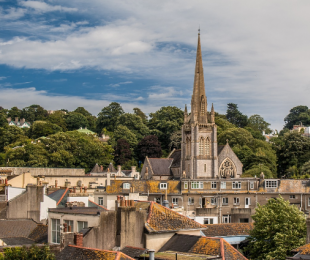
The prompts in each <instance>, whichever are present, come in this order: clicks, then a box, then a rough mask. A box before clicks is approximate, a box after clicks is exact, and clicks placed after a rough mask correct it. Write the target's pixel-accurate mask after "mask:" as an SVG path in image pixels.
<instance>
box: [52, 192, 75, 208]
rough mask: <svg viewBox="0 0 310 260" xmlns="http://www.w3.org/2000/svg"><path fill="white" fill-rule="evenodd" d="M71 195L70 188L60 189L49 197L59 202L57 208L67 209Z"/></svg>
mask: <svg viewBox="0 0 310 260" xmlns="http://www.w3.org/2000/svg"><path fill="white" fill-rule="evenodd" d="M69 193H70V191H69V189H68V188H67V189H59V190H56V191H54V192H52V193H50V194H48V195H47V196H48V197H50V198H51V199H53V200H55V201H56V202H57V203H56V205H57V207H65V206H66V202H67V197H68V196H69Z"/></svg>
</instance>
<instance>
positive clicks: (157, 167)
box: [148, 158, 173, 176]
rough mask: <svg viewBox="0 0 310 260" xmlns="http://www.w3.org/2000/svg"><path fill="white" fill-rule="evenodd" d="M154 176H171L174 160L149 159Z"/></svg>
mask: <svg viewBox="0 0 310 260" xmlns="http://www.w3.org/2000/svg"><path fill="white" fill-rule="evenodd" d="M148 161H149V165H150V168H151V171H152V175H162V176H164V175H171V172H170V165H171V163H172V161H173V159H172V158H148Z"/></svg>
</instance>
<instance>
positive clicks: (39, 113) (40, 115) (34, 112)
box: [20, 105, 48, 124]
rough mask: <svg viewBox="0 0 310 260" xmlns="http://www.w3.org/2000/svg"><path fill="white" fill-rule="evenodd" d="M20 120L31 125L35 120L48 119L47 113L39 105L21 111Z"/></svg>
mask: <svg viewBox="0 0 310 260" xmlns="http://www.w3.org/2000/svg"><path fill="white" fill-rule="evenodd" d="M20 117H21V118H25V119H26V121H27V122H30V123H31V124H32V123H33V122H34V121H37V120H45V119H46V118H47V117H48V113H47V111H46V110H45V109H44V108H43V107H41V106H40V105H31V106H29V107H25V108H23V109H22V111H21V115H20Z"/></svg>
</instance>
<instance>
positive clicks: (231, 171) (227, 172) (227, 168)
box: [220, 158, 236, 178]
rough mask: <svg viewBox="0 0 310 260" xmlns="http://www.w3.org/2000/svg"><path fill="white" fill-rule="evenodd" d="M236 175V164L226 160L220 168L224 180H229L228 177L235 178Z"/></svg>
mask: <svg viewBox="0 0 310 260" xmlns="http://www.w3.org/2000/svg"><path fill="white" fill-rule="evenodd" d="M235 175H236V167H235V165H234V163H233V162H232V161H231V160H230V159H228V158H226V159H225V160H224V161H223V163H222V164H221V166H220V176H221V177H222V178H227V177H231V178H233V177H235Z"/></svg>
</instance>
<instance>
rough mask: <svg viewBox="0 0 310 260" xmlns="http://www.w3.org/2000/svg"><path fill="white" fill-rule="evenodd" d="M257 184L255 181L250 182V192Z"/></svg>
mask: <svg viewBox="0 0 310 260" xmlns="http://www.w3.org/2000/svg"><path fill="white" fill-rule="evenodd" d="M254 187H255V184H254V181H250V190H254Z"/></svg>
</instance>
